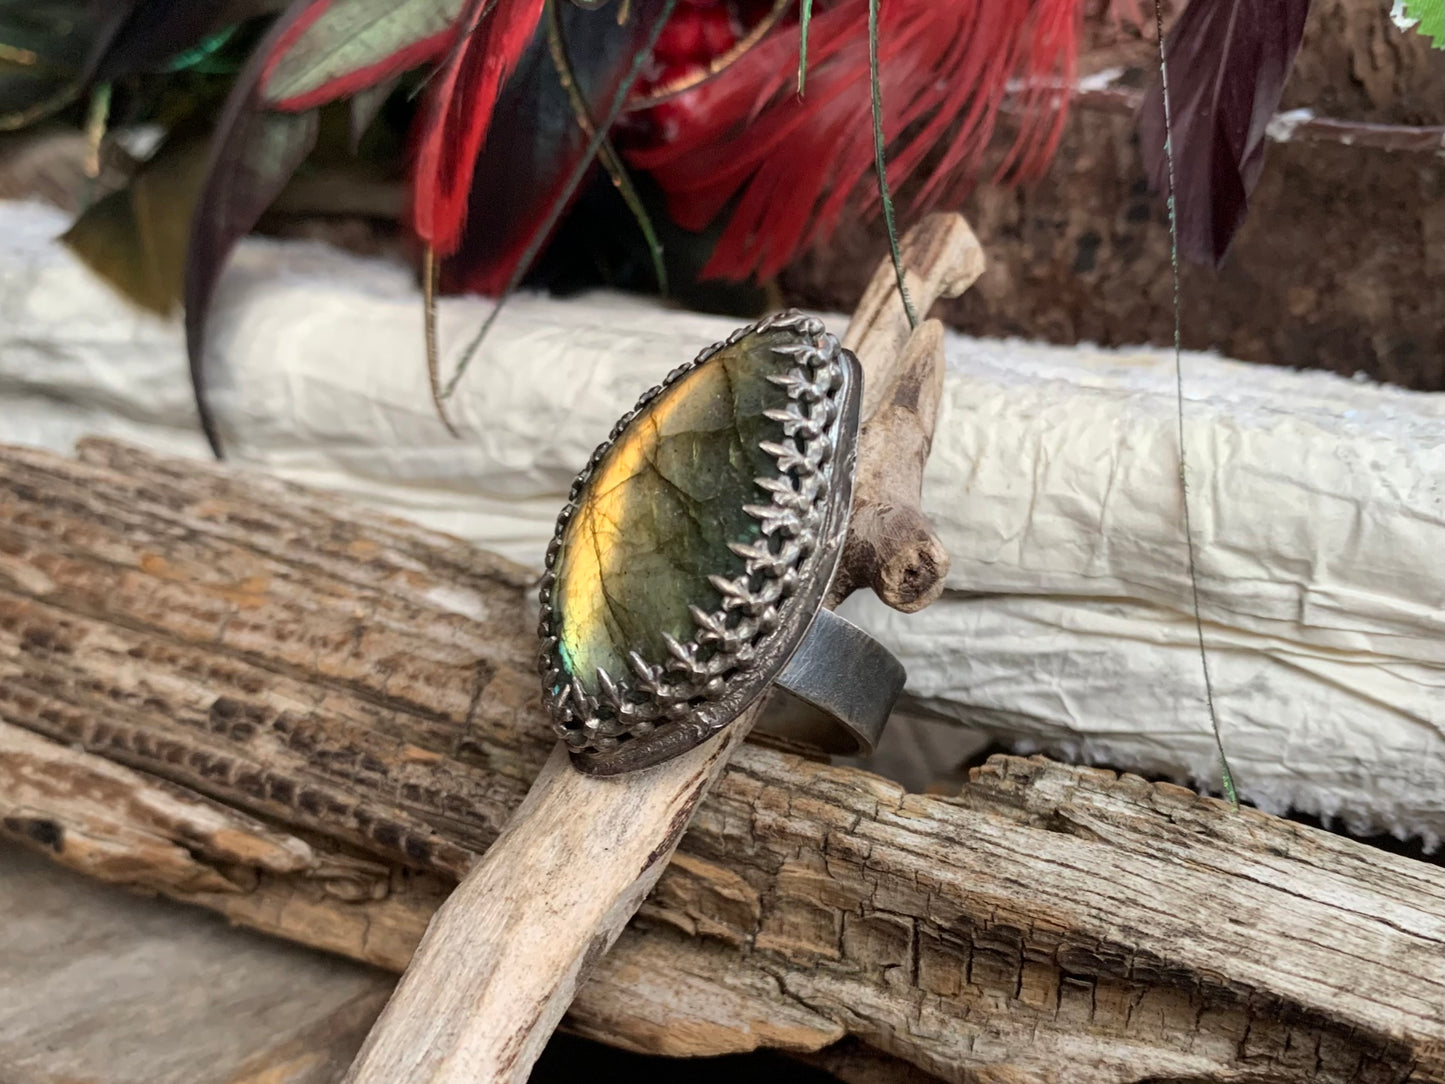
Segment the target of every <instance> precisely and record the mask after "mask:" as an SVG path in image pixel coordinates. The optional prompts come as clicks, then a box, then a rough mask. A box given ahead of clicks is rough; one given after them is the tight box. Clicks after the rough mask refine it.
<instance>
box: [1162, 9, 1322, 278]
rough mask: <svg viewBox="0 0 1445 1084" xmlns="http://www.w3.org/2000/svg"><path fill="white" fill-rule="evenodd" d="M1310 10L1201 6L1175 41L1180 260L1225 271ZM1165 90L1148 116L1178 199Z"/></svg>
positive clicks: (1170, 49) (1189, 13)
mask: <svg viewBox="0 0 1445 1084" xmlns="http://www.w3.org/2000/svg"><path fill="white" fill-rule="evenodd" d="M1308 13H1309V0H1193V2H1192V3H1190V5H1189V6H1188V7H1187V8H1185V9H1184V14H1183V15H1181V16H1180V17H1179V20H1178V22H1176V23H1175V24H1174V26H1173V28H1172V29H1171V30H1170V31H1169V34H1168V36H1167V38H1166V47H1165V54H1164V56H1165V65H1166V67H1167V73H1168V77H1169V79H1168V81H1169V122H1170V123H1169V127H1170V128H1171V129H1172V136H1173V150H1174V186H1173V188H1174V208H1175V214H1176V220H1177V222H1178V230H1179V250H1180V252H1181V253H1183V254H1184V255H1185V256H1186V257H1187V258H1189V259H1191V260H1195V261H1198V262H1200V263H1212V264H1215V265H1217V264H1218V263H1219V262H1220V261H1221V260H1223V259H1224V254H1225V252H1227V251H1228V249H1229V243H1230V241H1232V240H1233V239H1234V235H1235V233H1236V232H1237V231H1238V230H1239V227H1240V225H1241V223H1243V221H1244V215H1245V211H1246V209H1247V208H1248V206H1249V194H1250V192H1251V191H1253V189H1254V185H1255V182H1256V181H1258V180H1259V173H1260V169H1261V168H1262V166H1263V165H1264V144H1265V129H1266V128H1267V127H1268V126H1269V122H1270V118H1272V117H1273V116H1274V113H1275V110H1276V109H1278V108H1279V100H1280V95H1281V94H1283V93H1284V84H1285V80H1286V79H1287V78H1288V77H1289V70H1290V68H1291V66H1292V65H1293V64H1294V58H1295V54H1296V53H1297V52H1298V51H1299V47H1300V40H1301V38H1302V37H1303V36H1304V27H1305V16H1306V15H1307V14H1308ZM1164 137H1165V124H1164V89H1163V84H1162V82H1157V81H1156V83H1155V85H1154V87H1153V88H1152V89H1151V91H1150V93H1149V96H1148V97H1147V98H1146V99H1145V102H1144V106H1143V109H1142V111H1141V113H1140V116H1139V140H1140V144H1141V147H1142V149H1143V153H1144V163H1145V166H1146V168H1147V169H1148V171H1149V176H1150V179H1151V180H1152V182H1153V184H1154V186H1155V188H1157V189H1158V190H1159V191H1168V190H1169V162H1168V158H1167V157H1166V155H1165V153H1164Z"/></svg>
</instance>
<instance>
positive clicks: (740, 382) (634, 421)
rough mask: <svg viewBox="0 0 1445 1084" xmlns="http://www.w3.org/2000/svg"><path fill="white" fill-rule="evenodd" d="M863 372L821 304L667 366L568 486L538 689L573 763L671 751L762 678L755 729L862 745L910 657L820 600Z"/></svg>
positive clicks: (651, 760)
mask: <svg viewBox="0 0 1445 1084" xmlns="http://www.w3.org/2000/svg"><path fill="white" fill-rule="evenodd" d="M861 397H862V371H861V369H860V368H859V365H858V359H857V358H856V357H854V356H853V354H852V353H850V352H849V351H847V350H845V349H843V347H842V346H841V345H839V343H838V340H837V339H836V338H834V337H833V336H832V335H829V334H828V333H827V332H826V331H825V330H824V328H823V324H822V321H820V320H818V319H817V318H816V317H811V316H804V315H803V314H801V313H798V312H792V311H790V312H785V313H782V314H780V315H778V316H774V317H771V318H769V319H767V320H764V321H762V322H760V323H757V324H754V325H752V326H751V327H746V328H742V329H740V330H739V331H737V332H735V333H734V334H733V335H732V336H730V337H729V338H728V339H727V341H725V342H721V343H718V344H716V345H714V346H712V347H709V348H708V349H706V350H704V351H703V352H702V353H701V354H699V355H698V357H697V359H696V360H695V361H693V362H691V363H690V364H687V365H683V366H681V367H679V368H678V369H675V370H674V371H673V372H671V373H670V374H668V376H667V378H666V379H665V380H664V381H663V382H662V383H661V384H660V385H658V386H657V387H655V388H653V389H651V390H650V391H648V392H647V393H646V394H644V395H643V396H642V398H641V399H640V400H639V401H638V403H637V406H636V407H635V408H633V409H632V410H631V411H629V412H628V413H627V414H625V415H624V416H623V417H622V418H621V419H619V420H618V422H617V425H616V426H615V427H614V428H613V430H612V433H611V435H610V436H609V437H608V438H607V440H606V441H604V442H603V444H602V445H601V446H600V447H599V448H598V449H597V450H596V451H595V452H594V453H593V454H592V458H591V459H590V460H589V461H588V463H587V466H586V467H585V468H583V470H582V473H581V474H579V475H578V476H577V479H576V481H574V482H573V483H572V489H571V492H570V493H569V494H568V503H567V504H566V506H565V507H564V508H563V509H562V512H561V514H560V515H559V516H558V517H557V530H556V534H555V535H554V537H553V539H552V543H551V545H550V546H549V547H548V549H547V557H546V569H547V570H546V574H545V575H544V576H543V578H542V585H541V602H542V617H541V622H540V626H539V634H540V636H541V639H542V651H541V656H540V660H539V669H540V671H541V674H542V686H543V698H544V700H545V702H546V705H547V709H548V711H549V712H550V714H551V716H552V721H553V725H554V727H555V729H556V731H557V733H558V735H559V736H560V737H561V738H562V740H563V741H564V742H566V744H567V746H568V748H569V750H570V752H571V755H572V760H573V763H574V764H576V766H577V767H578V768H580V769H581V770H583V771H585V772H588V773H590V774H594V775H615V774H618V773H621V772H627V771H633V770H635V769H639V768H646V767H650V766H652V765H654V764H658V763H661V762H662V761H664V760H667V759H669V758H671V757H674V756H676V755H677V754H679V753H681V752H683V751H685V750H687V749H691V748H692V747H693V746H695V745H698V744H700V743H702V742H704V741H706V740H707V739H708V738H710V737H711V736H712V735H714V734H716V733H717V732H718V731H720V730H722V729H723V728H724V727H725V726H727V724H728V723H730V722H732V721H733V720H734V719H735V718H737V716H738V715H740V714H741V713H742V712H743V711H744V710H745V709H746V708H747V707H749V706H750V705H751V704H752V703H753V702H754V701H756V700H758V699H759V697H761V696H762V695H763V694H764V693H765V692H766V691H767V690H768V689H769V687H770V686H776V687H777V688H779V689H782V690H784V691H785V692H786V693H788V694H790V695H788V696H785V697H774V698H773V700H772V701H770V702H769V704H768V706H767V709H766V710H765V712H764V718H763V721H762V722H760V724H759V725H760V726H762V727H764V728H766V729H769V730H772V731H774V732H776V733H778V734H780V735H781V736H784V737H786V738H788V739H790V740H793V741H799V742H803V743H806V744H809V745H813V746H817V747H819V748H822V749H824V750H825V751H828V752H838V753H859V752H871V751H872V749H873V746H874V745H875V744H876V742H877V739H878V736H879V734H880V733H881V731H882V729H883V725H884V723H886V721H887V718H888V713H889V711H890V710H891V709H892V706H893V703H894V701H895V700H896V699H897V696H898V694H899V692H900V691H901V690H902V687H903V679H904V672H903V666H902V664H900V663H899V662H898V660H897V659H895V658H894V657H893V656H892V655H891V654H890V653H889V652H888V651H887V650H886V649H885V648H884V647H883V646H882V645H880V644H879V643H878V642H877V641H875V640H873V639H872V638H871V637H869V636H868V635H867V634H866V633H864V632H863V631H862V630H860V629H858V628H857V627H856V626H854V625H852V624H850V623H849V622H847V621H846V620H844V619H843V618H841V617H838V616H837V615H836V614H834V613H832V612H831V611H829V610H825V609H823V608H822V606H823V602H824V600H825V598H826V597H827V593H828V588H829V586H830V585H831V583H832V580H833V577H834V575H835V574H836V572H837V568H838V560H839V557H840V555H841V553H842V549H843V539H844V536H845V535H846V534H847V531H848V513H849V510H850V505H851V501H852V491H853V472H854V466H855V464H856V461H857V438H858V426H859V403H860V400H861Z"/></svg>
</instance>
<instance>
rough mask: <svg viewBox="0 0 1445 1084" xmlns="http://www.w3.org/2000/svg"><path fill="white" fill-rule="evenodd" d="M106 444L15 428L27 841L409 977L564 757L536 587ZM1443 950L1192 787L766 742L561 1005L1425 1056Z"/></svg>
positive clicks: (1173, 1071) (15, 797) (876, 1037)
mask: <svg viewBox="0 0 1445 1084" xmlns="http://www.w3.org/2000/svg"><path fill="white" fill-rule="evenodd" d="M81 457H82V458H81V459H80V460H79V461H72V460H65V459H60V458H57V457H55V456H51V455H48V454H45V453H39V452H31V451H20V450H4V451H0V724H3V726H0V825H3V830H4V832H5V833H6V834H7V835H10V836H13V837H14V838H16V839H19V840H22V841H24V842H26V843H28V844H29V845H30V846H32V847H34V848H36V849H37V850H39V851H41V852H43V853H45V854H48V855H50V856H51V857H52V858H54V859H56V860H58V861H60V862H64V863H67V864H70V865H73V866H76V867H77V868H80V869H81V870H83V871H85V872H88V873H91V874H92V875H95V876H99V877H103V878H105V879H107V880H110V881H113V882H115V883H119V884H125V885H131V886H134V887H139V888H143V889H146V890H151V891H160V892H164V893H165V894H166V895H169V896H172V897H174V898H177V899H181V900H185V901H188V902H191V903H196V904H200V905H201V906H204V907H207V908H210V909H212V910H214V911H217V912H220V913H222V914H224V915H226V916H228V917H229V918H230V919H231V920H232V921H235V922H237V923H240V924H242V925H245V926H249V927H252V928H255V929H258V930H263V931H267V932H270V933H274V934H277V935H279V936H282V937H287V938H290V939H292V940H295V941H299V942H302V943H305V944H308V945H313V946H316V947H319V948H324V949H327V950H329V951H332V952H337V953H342V954H345V955H347V956H351V957H354V958H356V959H360V960H365V961H369V962H371V963H374V964H378V965H380V966H383V967H386V968H389V969H391V970H393V971H400V970H402V969H403V968H404V967H405V966H406V963H407V961H408V960H409V959H410V957H411V954H412V952H413V951H414V950H415V948H416V945H417V943H418V941H419V940H420V938H421V935H422V932H423V931H424V930H425V928H426V925H427V922H428V920H429V919H430V918H431V917H432V916H433V914H435V912H436V911H437V909H438V907H439V906H440V905H441V904H442V901H443V900H445V899H446V898H447V895H448V893H449V892H450V891H451V890H452V889H453V887H454V886H455V884H456V882H457V880H458V879H459V877H460V876H461V874H462V873H463V872H464V871H465V870H467V869H468V868H470V867H471V865H472V864H473V863H474V862H475V860H476V858H477V856H479V855H480V854H482V853H483V852H484V851H485V850H486V849H487V847H488V846H489V845H491V844H492V843H493V842H494V841H495V839H496V838H497V836H498V834H499V832H500V830H501V827H502V825H503V824H504V823H506V821H507V819H508V817H509V815H510V814H511V812H512V811H513V810H514V809H515V808H516V807H517V805H518V804H519V803H520V802H521V801H522V799H523V796H524V793H525V791H526V787H527V784H528V781H529V780H530V779H531V778H532V777H533V776H534V775H535V774H536V773H537V771H538V770H539V768H540V767H541V765H542V764H543V762H544V761H545V760H546V758H547V756H548V755H549V753H550V749H551V742H550V741H549V740H548V739H547V738H546V737H545V735H546V733H547V732H546V729H545V724H544V721H543V719H542V717H541V712H540V709H539V708H538V707H537V706H536V699H535V689H534V688H533V682H534V677H533V672H532V669H531V655H532V643H531V637H530V630H529V627H528V626H529V624H530V621H529V615H530V609H531V598H530V576H529V575H527V574H526V573H525V572H524V571H523V570H521V569H518V568H516V567H515V566H513V565H510V564H508V563H507V562H505V561H501V560H499V559H497V558H494V557H490V556H489V555H487V554H485V553H483V552H480V551H478V550H475V549H473V548H471V547H468V546H466V545H464V544H462V543H459V542H457V541H455V540H453V539H449V538H446V537H443V536H439V535H435V534H432V533H430V532H427V531H423V530H420V529H418V528H415V527H413V526H411V525H409V524H406V523H402V522H399V521H395V520H387V519H383V518H381V517H377V516H373V515H368V514H366V513H363V512H359V511H357V510H356V509H355V508H352V507H349V506H347V505H346V504H344V503H343V502H340V501H337V500H334V499H331V498H327V497H325V496H321V495H318V494H314V493H310V492H307V491H305V490H301V489H297V488H294V487H289V486H285V485H282V484H279V483H277V482H275V481H273V480H270V479H265V478H248V477H246V476H243V475H240V474H237V473H233V472H231V471H228V470H225V469H222V468H220V467H214V466H211V465H204V464H195V463H182V462H179V461H175V460H167V459H160V458H153V457H151V456H148V455H144V454H141V453H138V452H135V451H132V450H129V449H126V448H124V447H122V446H118V445H113V444H99V443H91V444H86V445H84V446H83V447H82V449H81ZM1442 958H1445V886H1442V883H1441V878H1440V876H1439V870H1438V868H1436V867H1433V866H1428V865H1425V864H1423V863H1420V862H1416V861H1412V860H1409V859H1405V858H1401V857H1398V856H1395V855H1391V854H1388V853H1385V852H1381V851H1377V850H1374V849H1372V848H1369V847H1365V846H1363V845H1360V844H1357V843H1354V842H1351V841H1349V840H1346V839H1341V838H1339V837H1335V836H1331V835H1329V834H1326V833H1323V832H1319V831H1316V830H1312V829H1309V828H1305V827H1302V826H1299V825H1296V824H1291V823H1288V822H1285V821H1281V820H1278V819H1274V818H1270V817H1266V816H1263V815H1261V814H1258V813H1255V812H1252V811H1249V810H1246V811H1244V812H1242V813H1239V814H1234V813H1231V812H1230V811H1229V810H1228V809H1227V808H1226V807H1225V806H1223V805H1222V804H1221V803H1219V802H1216V801H1213V800H1210V799H1204V798H1199V797H1197V796H1195V795H1193V794H1191V793H1189V792H1187V791H1183V790H1181V789H1179V788H1176V787H1171V786H1167V785H1152V786H1151V785H1149V784H1147V783H1145V782H1144V781H1142V780H1139V779H1137V778H1133V777H1128V776H1125V777H1122V778H1116V777H1114V776H1113V775H1111V774H1109V773H1104V772H1098V771H1091V770H1087V769H1080V768H1071V767H1065V766H1061V765H1055V764H1048V763H1046V762H1042V761H1023V760H1017V759H1013V758H997V759H995V760H993V761H991V762H990V764H989V765H988V766H987V767H985V768H984V769H982V770H980V771H978V772H976V773H975V777H974V780H973V782H971V783H970V784H969V785H968V786H966V787H965V788H964V790H963V792H962V793H961V794H960V795H957V796H955V797H950V798H939V797H928V796H922V795H908V794H904V793H902V792H901V791H900V790H899V788H897V787H896V786H894V785H892V784H889V783H887V782H885V781H883V780H880V779H878V778H876V777H873V776H870V775H868V774H866V773H863V772H859V771H856V770H852V769H846V768H834V767H828V766H825V765H819V764H815V763H811V762H808V761H806V760H803V759H801V758H798V757H794V756H790V755H788V754H785V753H781V752H776V751H772V750H768V749H762V748H757V747H754V746H751V745H744V746H742V747H741V748H739V749H738V750H737V751H736V753H735V755H734V756H733V757H732V758H731V761H730V763H729V765H728V766H727V768H726V770H725V771H724V772H723V773H722V775H721V777H720V780H719V783H718V786H717V787H716V788H714V789H713V791H712V792H711V793H710V794H708V795H707V797H706V798H704V799H703V801H702V802H701V804H700V806H699V808H698V812H697V814H696V816H695V817H694V818H693V821H692V824H691V826H690V827H689V829H688V831H687V832H686V834H685V835H684V838H683V840H682V843H681V844H680V847H679V850H678V852H677V854H676V856H675V857H674V859H673V860H672V862H671V863H670V864H668V866H667V869H666V871H665V872H664V874H663V875H662V877H661V879H660V880H659V882H658V884H657V886H656V888H655V890H654V891H653V893H652V894H651V896H650V897H649V898H648V900H647V901H646V903H645V904H644V905H643V908H642V910H641V912H640V915H639V917H638V918H637V919H635V920H634V921H633V923H632V924H631V925H630V926H629V927H628V928H627V929H626V930H625V931H624V933H623V934H622V936H621V938H620V939H619V941H618V942H617V944H616V946H615V947H614V949H613V950H612V951H611V952H609V953H608V954H607V955H606V956H605V957H604V958H603V959H602V960H600V961H599V962H598V964H597V967H596V969H595V970H594V971H593V973H592V976H591V978H590V979H588V980H586V981H585V982H583V983H582V984H581V986H580V988H579V990H578V994H577V998H576V1000H575V1001H574V1003H573V1005H572V1008H571V1014H570V1016H569V1017H568V1025H569V1026H570V1027H571V1028H572V1029H573V1030H576V1031H579V1032H581V1033H584V1034H587V1035H591V1036H594V1037H597V1038H601V1039H604V1040H606V1041H608V1042H611V1043H614V1044H618V1045H622V1046H628V1047H631V1048H634V1049H641V1050H652V1051H659V1052H666V1053H672V1054H687V1055H696V1054H713V1053H723V1052H730V1051H738V1050H747V1049H751V1048H753V1047H756V1046H770V1047H776V1048H780V1049H785V1050H792V1051H797V1052H806V1051H816V1052H820V1055H823V1054H826V1055H827V1056H829V1057H835V1058H837V1057H843V1056H844V1055H843V1053H842V1051H844V1050H845V1049H846V1047H847V1044H855V1045H856V1044H858V1043H862V1044H865V1045H866V1046H867V1047H868V1048H869V1049H870V1050H873V1051H877V1052H881V1054H886V1055H887V1056H889V1057H892V1058H897V1059H902V1060H903V1061H906V1062H909V1063H911V1064H912V1065H914V1066H917V1067H919V1068H920V1069H923V1070H926V1071H927V1072H930V1073H933V1074H935V1075H937V1076H940V1077H943V1078H945V1079H950V1080H963V1079H969V1080H992V1081H1002V1080H1010V1081H1035V1080H1037V1081H1062V1082H1064V1084H1069V1082H1072V1081H1078V1082H1081V1084H1082V1082H1089V1084H1094V1082H1101V1084H1109V1082H1115V1081H1117V1082H1126V1081H1143V1080H1151V1079H1154V1080H1157V1079H1172V1080H1180V1079H1183V1080H1191V1081H1206V1080H1266V1079H1267V1080H1271V1081H1279V1082H1287V1084H1288V1082H1294V1081H1300V1082H1304V1081H1312V1082H1335V1081H1338V1082H1341V1084H1344V1082H1351V1084H1353V1082H1355V1081H1366V1082H1374V1081H1413V1082H1426V1081H1439V1080H1440V1079H1441V1078H1442V1074H1445V1057H1442V1048H1441V1034H1442V1027H1445V1021H1442V1015H1445V1014H1442V1004H1445V964H1442ZM462 976H464V971H459V972H458V976H456V977H462ZM840 1041H842V1043H843V1045H842V1046H840V1045H838V1044H839V1043H840Z"/></svg>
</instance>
